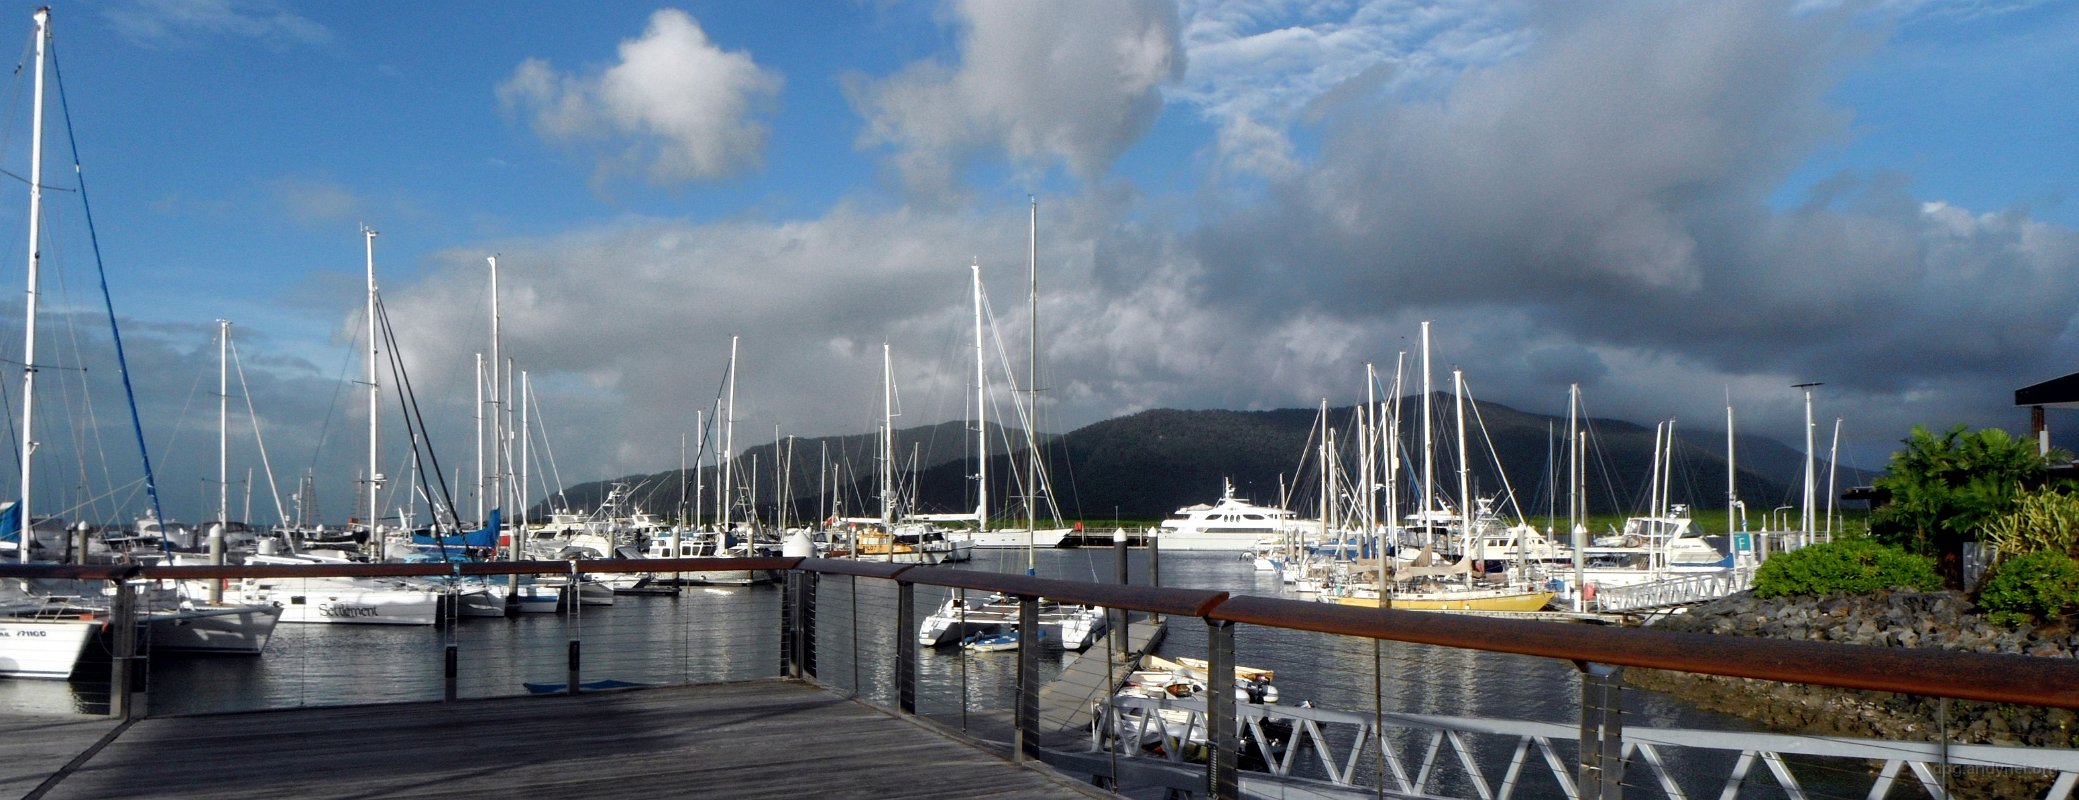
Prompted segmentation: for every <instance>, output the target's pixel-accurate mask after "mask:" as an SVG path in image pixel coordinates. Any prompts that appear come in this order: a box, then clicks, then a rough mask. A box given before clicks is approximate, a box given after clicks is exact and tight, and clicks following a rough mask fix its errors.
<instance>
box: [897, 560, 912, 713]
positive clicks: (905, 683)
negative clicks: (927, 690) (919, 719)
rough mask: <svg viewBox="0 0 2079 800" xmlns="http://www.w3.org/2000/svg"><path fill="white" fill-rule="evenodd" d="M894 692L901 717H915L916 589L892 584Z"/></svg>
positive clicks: (901, 582) (902, 584) (908, 585)
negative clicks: (893, 596) (893, 604)
mask: <svg viewBox="0 0 2079 800" xmlns="http://www.w3.org/2000/svg"><path fill="white" fill-rule="evenodd" d="M895 691H896V696H897V698H898V703H899V705H900V708H901V709H902V713H904V714H915V713H917V585H916V584H914V583H910V582H909V581H896V582H895Z"/></svg>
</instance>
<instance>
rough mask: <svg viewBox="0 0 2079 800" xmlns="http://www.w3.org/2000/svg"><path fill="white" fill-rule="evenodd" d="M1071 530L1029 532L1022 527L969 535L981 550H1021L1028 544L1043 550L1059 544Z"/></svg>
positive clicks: (1047, 529) (1044, 529)
mask: <svg viewBox="0 0 2079 800" xmlns="http://www.w3.org/2000/svg"><path fill="white" fill-rule="evenodd" d="M1072 532H1073V530H1072V529H1070V528H1042V529H1039V530H1035V531H1029V532H1028V531H1026V530H1025V529H1023V528H1016V529H1002V530H993V531H975V532H974V533H972V534H969V535H970V536H971V537H972V540H973V541H974V546H975V547H976V548H977V549H981V550H1023V549H1025V547H1026V546H1027V545H1028V544H1030V546H1032V547H1034V548H1038V549H1041V550H1045V549H1048V548H1053V547H1059V546H1061V540H1063V539H1066V538H1068V535H1069V534H1070V533H1072Z"/></svg>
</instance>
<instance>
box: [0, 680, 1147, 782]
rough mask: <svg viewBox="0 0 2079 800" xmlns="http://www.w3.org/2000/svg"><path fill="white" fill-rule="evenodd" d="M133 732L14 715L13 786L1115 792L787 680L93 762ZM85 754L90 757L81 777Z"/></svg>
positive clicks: (457, 708) (214, 736)
mask: <svg viewBox="0 0 2079 800" xmlns="http://www.w3.org/2000/svg"><path fill="white" fill-rule="evenodd" d="M40 728H41V729H47V730H43V733H49V734H51V735H49V736H43V735H42V733H39V729H40ZM115 728H116V726H115V725H114V724H113V723H110V722H106V721H98V720H96V721H88V722H81V721H79V720H75V719H69V718H41V719H40V720H39V719H38V718H23V717H10V718H0V732H5V733H6V734H8V736H9V739H8V740H7V741H6V743H5V744H4V745H0V753H5V754H6V757H5V758H4V759H0V763H4V764H5V766H4V767H0V781H4V783H0V789H4V790H6V792H7V794H8V796H24V795H27V794H30V793H33V792H35V791H36V790H37V788H38V785H39V784H42V785H43V787H42V788H43V789H45V790H46V791H45V792H44V793H43V794H41V795H40V797H43V798H49V800H66V799H69V798H116V797H209V798H268V799H269V800H272V799H273V798H281V797H297V798H369V797H383V798H393V797H418V798H464V797H492V796H522V797H572V798H586V800H592V798H612V797H642V798H655V797H690V796H697V797H703V798H709V797H723V798H728V797H745V798H750V797H759V798H763V797H779V796H788V795H798V794H814V795H816V796H818V797H819V798H840V797H876V798H877V797H926V798H929V797H943V798H966V797H997V798H1013V797H1017V798H1023V797H1032V798H1087V797H1092V796H1108V795H1102V794H1100V793H1097V792H1096V791H1095V790H1092V789H1089V788H1087V787H1084V786H1082V785H1079V784H1077V783H1076V782H1075V781H1074V780H1073V779H1070V778H1067V777H1065V776H1063V775H1061V774H1059V773H1055V772H1052V771H1050V770H1047V769H1046V768H1044V767H1039V768H1027V767H1024V766H1019V765H1016V764H1012V763H1010V762H1008V761H1005V760H1004V759H1003V758H1001V757H999V756H996V755H992V754H990V753H987V752H984V751H983V750H981V749H978V748H976V747H974V746H971V745H968V744H966V743H963V742H960V741H957V740H955V739H953V738H951V737H949V736H946V735H945V734H942V733H940V732H937V731H934V730H932V729H930V728H929V727H928V726H927V725H924V724H920V723H917V722H914V721H911V720H905V719H901V718H898V717H894V716H891V715H889V714H888V713H886V712H883V711H880V710H878V709H875V708H872V707H870V706H867V705H864V704H862V703H858V702H855V701H852V700H847V699H845V698H843V697H840V696H838V695H836V694H833V693H831V692H828V691H824V690H822V689H818V688H816V687H813V686H809V685H805V684H802V683H797V682H792V681H784V680H778V679H774V680H762V681H748V682H743V683H732V684H720V685H712V686H693V687H674V688H659V689H640V690H632V691H620V692H610V693H599V694H587V695H581V696H577V697H571V696H563V695H557V696H546V697H516V698H502V699H495V700H469V701H463V702H456V703H410V704H397V705H379V706H352V707H341V708H318V709H297V710H289V711H266V712H254V713H245V714H220V715H206V716H191V717H164V718H157V717H155V718H148V719H144V720H140V721H137V722H135V723H133V724H131V725H129V726H128V727H127V728H125V729H122V730H121V731H120V733H119V734H118V735H116V736H115V737H114V738H113V740H112V741H109V742H108V743H107V744H106V745H105V746H104V747H102V748H101V749H100V750H99V751H98V752H94V753H93V754H92V755H91V757H88V758H84V759H80V758H78V756H79V755H80V754H81V753H82V752H84V751H86V750H87V749H89V748H91V747H92V746H93V745H94V744H95V743H96V742H97V741H100V740H101V739H103V738H104V736H105V734H106V733H107V732H109V731H111V730H115ZM39 737H41V738H39ZM39 742H46V743H48V744H36V743H39ZM29 745H34V746H29ZM73 761H78V762H79V763H76V764H73V765H72V768H71V769H70V770H69V771H64V770H65V768H66V766H67V763H68V762H73ZM50 776H56V777H55V778H54V779H52V780H50V781H48V782H47V783H46V778H48V777H50Z"/></svg>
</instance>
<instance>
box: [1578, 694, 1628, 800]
mask: <svg viewBox="0 0 2079 800" xmlns="http://www.w3.org/2000/svg"><path fill="white" fill-rule="evenodd" d="M1575 666H1576V667H1579V668H1580V670H1581V772H1580V776H1579V778H1578V780H1577V783H1578V784H1579V785H1580V787H1581V796H1582V797H1584V798H1598V799H1599V800H1621V798H1623V797H1624V719H1623V705H1622V701H1623V699H1624V697H1623V689H1624V679H1623V674H1624V669H1623V668H1622V667H1616V666H1611V665H1609V664H1596V663H1592V662H1576V663H1575Z"/></svg>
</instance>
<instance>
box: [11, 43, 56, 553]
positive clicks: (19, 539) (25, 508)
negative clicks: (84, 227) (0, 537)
mask: <svg viewBox="0 0 2079 800" xmlns="http://www.w3.org/2000/svg"><path fill="white" fill-rule="evenodd" d="M50 21H51V11H50V9H48V8H39V9H37V10H36V106H35V109H34V110H33V111H32V112H31V115H32V117H33V120H34V121H33V122H32V123H31V124H30V128H29V130H30V134H29V309H28V311H26V312H24V314H25V319H26V325H27V332H26V333H25V334H24V335H23V338H22V440H23V441H24V442H25V443H26V444H25V445H24V446H23V447H22V496H21V499H20V500H18V501H16V505H15V510H16V511H17V512H18V513H19V514H20V515H21V520H20V525H19V526H18V527H16V528H15V555H16V557H17V558H18V559H19V560H20V561H21V562H22V563H24V564H26V563H29V545H30V544H31V543H32V542H33V541H34V536H32V532H33V526H32V525H31V524H30V520H31V518H30V516H29V486H30V482H29V472H30V468H31V467H32V466H34V460H33V459H34V457H35V454H36V428H35V427H34V423H35V421H36V417H35V414H36V278H37V273H38V267H39V265H40V263H41V261H42V248H41V247H40V246H39V245H40V244H41V242H42V239H41V238H39V237H40V236H41V235H42V230H41V228H40V227H39V225H40V223H41V222H42V221H43V58H44V55H43V54H44V45H45V43H46V42H47V41H48V40H49V39H50Z"/></svg>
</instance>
